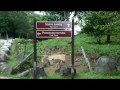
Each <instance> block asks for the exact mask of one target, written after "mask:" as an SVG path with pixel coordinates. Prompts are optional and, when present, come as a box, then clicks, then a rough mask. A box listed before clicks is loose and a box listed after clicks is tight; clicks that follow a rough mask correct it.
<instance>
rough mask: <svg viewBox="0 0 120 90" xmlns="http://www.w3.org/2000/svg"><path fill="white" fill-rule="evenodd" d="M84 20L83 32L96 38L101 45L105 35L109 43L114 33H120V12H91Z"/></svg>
mask: <svg viewBox="0 0 120 90" xmlns="http://www.w3.org/2000/svg"><path fill="white" fill-rule="evenodd" d="M83 19H84V21H85V26H83V28H82V31H84V32H85V33H87V34H88V35H91V36H94V37H95V38H96V39H97V42H98V43H101V38H102V37H103V36H104V35H106V36H107V42H109V41H110V36H111V35H113V33H114V34H118V33H120V30H119V27H120V26H119V24H120V13H119V12H118V11H114V12H113V11H98V12H97V11H96V12H95V11H90V12H87V13H86V14H85V15H84V16H83Z"/></svg>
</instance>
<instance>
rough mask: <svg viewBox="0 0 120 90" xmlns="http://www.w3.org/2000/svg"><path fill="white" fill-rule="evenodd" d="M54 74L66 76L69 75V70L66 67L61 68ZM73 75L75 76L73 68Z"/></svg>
mask: <svg viewBox="0 0 120 90" xmlns="http://www.w3.org/2000/svg"><path fill="white" fill-rule="evenodd" d="M55 72H56V73H60V74H61V75H62V76H68V75H71V68H70V67H67V66H61V67H60V68H59V69H57V70H56V71H55ZM74 74H75V75H76V69H75V68H74Z"/></svg>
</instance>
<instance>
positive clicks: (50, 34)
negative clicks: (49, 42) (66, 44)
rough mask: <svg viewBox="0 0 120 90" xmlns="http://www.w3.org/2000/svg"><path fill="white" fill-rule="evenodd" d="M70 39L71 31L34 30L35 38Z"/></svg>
mask: <svg viewBox="0 0 120 90" xmlns="http://www.w3.org/2000/svg"><path fill="white" fill-rule="evenodd" d="M56 37H67V38H68V37H71V31H65V30H59V31H58V30H36V38H56Z"/></svg>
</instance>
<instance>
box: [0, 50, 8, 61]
mask: <svg viewBox="0 0 120 90" xmlns="http://www.w3.org/2000/svg"><path fill="white" fill-rule="evenodd" d="M8 57H9V56H8V55H7V54H6V53H5V52H1V51H0V62H5V61H6V59H8Z"/></svg>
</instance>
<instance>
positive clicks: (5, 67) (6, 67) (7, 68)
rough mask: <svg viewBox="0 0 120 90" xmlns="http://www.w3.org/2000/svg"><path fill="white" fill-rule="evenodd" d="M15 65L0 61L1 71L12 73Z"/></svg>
mask: <svg viewBox="0 0 120 90" xmlns="http://www.w3.org/2000/svg"><path fill="white" fill-rule="evenodd" d="M12 70H13V67H11V66H9V65H7V64H6V63H3V62H0V72H6V73H9V74H11V72H12Z"/></svg>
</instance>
